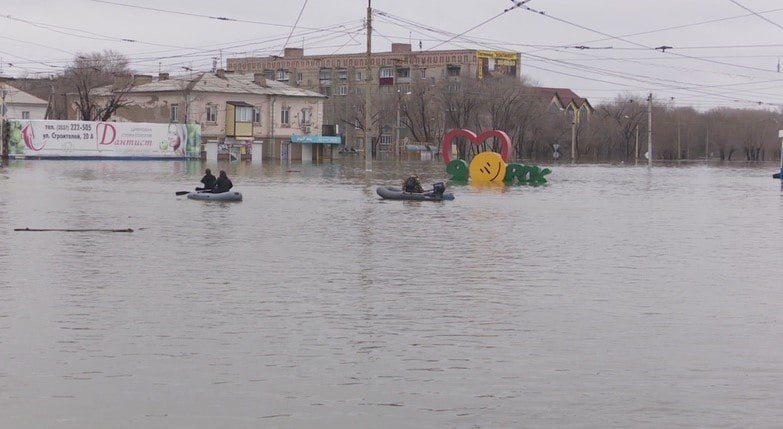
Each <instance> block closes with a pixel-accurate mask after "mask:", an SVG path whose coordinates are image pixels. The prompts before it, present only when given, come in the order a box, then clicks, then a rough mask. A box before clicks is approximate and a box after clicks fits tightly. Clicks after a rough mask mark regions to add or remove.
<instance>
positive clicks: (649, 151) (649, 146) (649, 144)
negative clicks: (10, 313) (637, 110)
mask: <svg viewBox="0 0 783 429" xmlns="http://www.w3.org/2000/svg"><path fill="white" fill-rule="evenodd" d="M652 160H653V149H652V92H651V93H650V96H649V97H647V167H648V168H651V167H652Z"/></svg>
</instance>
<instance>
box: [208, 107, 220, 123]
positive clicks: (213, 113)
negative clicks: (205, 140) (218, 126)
mask: <svg viewBox="0 0 783 429" xmlns="http://www.w3.org/2000/svg"><path fill="white" fill-rule="evenodd" d="M217 115H218V108H217V106H215V105H214V104H207V122H212V123H217Z"/></svg>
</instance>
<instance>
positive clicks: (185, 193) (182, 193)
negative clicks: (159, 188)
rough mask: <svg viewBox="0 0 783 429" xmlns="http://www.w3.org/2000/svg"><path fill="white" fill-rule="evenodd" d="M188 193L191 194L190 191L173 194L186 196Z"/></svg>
mask: <svg viewBox="0 0 783 429" xmlns="http://www.w3.org/2000/svg"><path fill="white" fill-rule="evenodd" d="M190 192H191V191H177V192H175V193H174V194H176V195H187V194H189V193H190Z"/></svg>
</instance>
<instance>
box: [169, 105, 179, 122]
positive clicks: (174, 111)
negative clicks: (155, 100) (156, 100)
mask: <svg viewBox="0 0 783 429" xmlns="http://www.w3.org/2000/svg"><path fill="white" fill-rule="evenodd" d="M178 121H179V104H176V103H174V104H172V105H171V106H169V122H178Z"/></svg>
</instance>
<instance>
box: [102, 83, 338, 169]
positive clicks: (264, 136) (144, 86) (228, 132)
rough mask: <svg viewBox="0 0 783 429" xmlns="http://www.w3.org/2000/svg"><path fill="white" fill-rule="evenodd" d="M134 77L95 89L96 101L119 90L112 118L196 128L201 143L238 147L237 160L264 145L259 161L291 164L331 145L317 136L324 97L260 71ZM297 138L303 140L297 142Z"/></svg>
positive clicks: (313, 156) (321, 153)
mask: <svg viewBox="0 0 783 429" xmlns="http://www.w3.org/2000/svg"><path fill="white" fill-rule="evenodd" d="M123 79H128V77H124V78H123ZM133 79H134V82H133V85H130V86H128V85H127V84H125V85H112V86H109V87H103V88H101V89H100V91H96V93H95V95H96V97H110V96H117V95H118V91H119V92H123V93H122V95H121V96H122V100H123V103H124V104H125V105H124V106H123V107H120V108H119V109H118V110H117V112H116V113H115V114H114V116H113V117H112V118H111V120H116V121H131V122H153V123H188V124H199V125H200V126H201V138H202V143H207V142H208V141H217V142H219V143H220V144H221V147H226V146H228V147H235V148H238V149H239V151H238V154H239V155H240V156H241V157H242V158H244V157H245V156H246V155H247V154H248V153H249V152H250V151H251V149H250V148H251V147H252V143H253V142H258V141H262V142H263V151H262V153H263V157H264V158H270V159H271V158H275V159H279V158H280V157H281V156H285V157H287V158H289V159H292V160H302V159H304V160H309V159H314V160H317V159H320V158H322V157H323V156H324V151H325V145H323V144H320V143H323V142H328V143H329V144H333V143H334V141H333V140H328V139H327V140H321V139H319V138H318V137H319V136H320V134H321V126H322V124H323V100H324V99H325V98H326V97H325V96H324V95H322V94H319V93H317V92H313V91H308V90H306V89H303V88H294V87H291V86H289V85H286V84H285V83H283V82H277V81H273V80H267V79H265V78H264V76H263V75H262V74H260V73H257V74H238V73H233V72H228V71H224V70H217V72H215V73H193V74H192V75H186V76H179V77H174V78H172V77H170V76H169V75H168V74H167V73H161V74H160V75H159V76H158V77H157V79H154V78H153V77H152V76H134V77H133ZM126 83H127V82H126ZM118 84H119V82H118ZM118 88H122V89H118ZM292 136H294V138H292ZM302 136H307V137H308V138H305V139H302V138H296V137H302ZM296 141H306V143H301V144H298V143H296ZM292 142H294V143H293V144H292Z"/></svg>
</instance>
